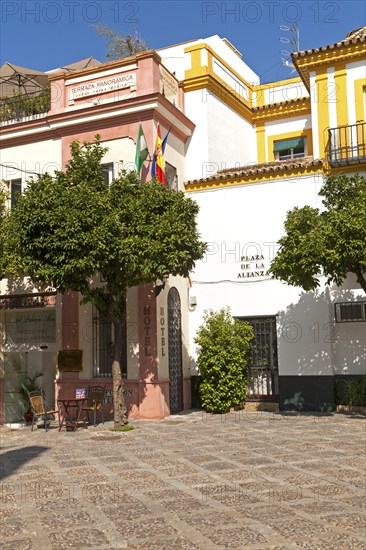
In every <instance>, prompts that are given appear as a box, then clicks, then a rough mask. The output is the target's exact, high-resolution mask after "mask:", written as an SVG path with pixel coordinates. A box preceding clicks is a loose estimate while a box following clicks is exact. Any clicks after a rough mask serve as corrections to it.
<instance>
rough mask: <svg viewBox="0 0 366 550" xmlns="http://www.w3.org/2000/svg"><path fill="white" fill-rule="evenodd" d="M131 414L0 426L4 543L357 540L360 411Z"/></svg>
mask: <svg viewBox="0 0 366 550" xmlns="http://www.w3.org/2000/svg"><path fill="white" fill-rule="evenodd" d="M132 423H133V424H134V425H135V426H136V427H137V429H135V430H133V431H130V432H125V433H117V432H110V431H108V427H110V426H111V423H106V424H105V425H104V426H103V425H100V426H97V427H96V428H94V427H89V428H88V429H80V430H78V431H77V432H75V433H72V432H71V433H70V432H66V431H63V432H60V433H59V432H58V430H57V429H56V427H54V428H53V429H51V430H50V431H48V432H47V433H46V432H45V431H44V429H41V428H39V429H37V430H36V431H34V432H33V433H32V432H31V430H30V428H29V427H27V428H24V429H20V430H10V429H7V428H3V429H2V430H1V431H0V435H1V443H2V445H1V453H2V459H3V460H2V470H1V473H2V477H3V480H2V491H1V495H0V496H1V509H0V519H1V521H0V540H1V541H2V542H1V543H0V548H1V549H3V550H32V549H37V550H66V549H78V550H83V549H88V550H93V549H98V550H103V549H113V550H114V549H115V550H118V549H120V548H128V549H134V550H168V549H169V550H178V549H179V550H193V549H200V550H219V549H224V548H226V549H230V550H236V549H248V550H254V549H258V550H259V549H260V550H270V549H271V550H292V549H294V550H295V549H303V550H328V549H329V550H336V549H337V550H343V549H344V550H356V549H359V550H361V549H363V550H365V548H366V537H365V484H366V468H365V456H366V455H365V437H366V424H365V418H363V417H361V416H357V415H349V416H347V415H340V414H338V415H330V416H318V415H292V414H288V415H283V414H281V413H268V412H258V413H255V412H245V411H241V412H236V413H231V414H227V415H223V416H212V415H207V414H204V413H201V412H198V411H188V412H186V413H184V414H180V415H175V416H171V417H170V418H168V419H166V420H161V421H150V422H147V421H146V422H142V421H132Z"/></svg>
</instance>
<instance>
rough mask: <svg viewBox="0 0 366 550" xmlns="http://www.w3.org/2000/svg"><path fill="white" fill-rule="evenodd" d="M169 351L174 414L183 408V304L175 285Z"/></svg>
mask: <svg viewBox="0 0 366 550" xmlns="http://www.w3.org/2000/svg"><path fill="white" fill-rule="evenodd" d="M168 353H169V380H170V384H169V396H170V397H169V404H170V413H171V414H173V413H177V412H179V411H181V410H182V409H183V366H182V321H181V304H180V296H179V292H178V290H177V289H176V288H174V287H173V288H171V289H170V290H169V293H168Z"/></svg>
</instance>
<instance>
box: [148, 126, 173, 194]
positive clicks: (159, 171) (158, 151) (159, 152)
mask: <svg viewBox="0 0 366 550" xmlns="http://www.w3.org/2000/svg"><path fill="white" fill-rule="evenodd" d="M169 131H170V130H169ZM168 133H169V132H168ZM165 137H166V138H167V137H168V134H167V135H166V136H165ZM165 144H166V142H165ZM164 148H165V145H164ZM151 176H152V177H153V178H157V179H158V180H159V181H160V183H162V184H163V185H166V181H165V162H164V151H163V142H162V141H161V134H160V124H159V122H158V127H157V134H156V141H155V152H154V158H153V162H152V166H151Z"/></svg>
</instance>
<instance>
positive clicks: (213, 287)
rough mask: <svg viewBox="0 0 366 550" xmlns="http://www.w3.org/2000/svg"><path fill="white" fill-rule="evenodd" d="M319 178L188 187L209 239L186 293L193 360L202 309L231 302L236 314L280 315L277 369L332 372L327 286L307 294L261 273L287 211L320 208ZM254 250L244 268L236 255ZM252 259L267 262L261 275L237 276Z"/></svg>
mask: <svg viewBox="0 0 366 550" xmlns="http://www.w3.org/2000/svg"><path fill="white" fill-rule="evenodd" d="M321 184H322V178H321V177H317V178H315V177H314V176H305V177H299V178H297V179H294V178H292V179H289V180H285V179H284V180H273V181H268V182H266V183H260V184H250V185H241V186H234V187H230V188H223V189H216V190H210V191H200V192H195V193H189V195H190V196H191V197H192V198H193V199H195V200H196V201H197V203H198V204H199V206H200V212H199V217H198V223H199V229H200V231H201V234H202V238H203V240H205V241H206V242H208V243H209V248H208V253H207V254H206V257H205V258H204V259H203V260H202V261H200V262H198V263H197V265H196V269H195V271H194V273H193V274H192V275H191V279H192V288H191V289H190V295H191V296H196V298H197V306H196V307H195V309H194V311H192V312H191V313H190V350H191V356H192V357H193V359H194V357H195V345H194V342H193V340H194V337H195V334H196V330H197V328H198V327H199V325H200V324H201V323H202V316H203V312H204V311H205V310H208V309H214V310H218V309H220V308H221V307H224V306H230V308H231V312H232V314H233V315H235V316H244V317H245V316H260V315H271V316H272V315H278V317H277V328H278V353H279V373H280V375H284V374H287V375H289V374H291V375H297V374H301V375H315V374H317V375H329V374H332V372H333V370H332V352H333V351H332V345H331V344H332V342H331V341H329V342H328V341H327V339H328V337H329V334H330V333H331V331H332V327H331V326H330V325H329V326H328V325H327V323H329V322H330V311H331V310H332V305H331V298H330V297H329V292H328V291H327V290H326V289H324V287H323V286H322V287H320V289H319V291H318V292H316V293H312V292H309V293H306V292H303V291H302V289H300V288H295V287H290V286H288V285H286V284H284V283H282V282H280V281H275V280H272V279H270V277H269V276H268V275H266V274H265V271H266V270H267V269H268V267H269V264H270V261H271V260H272V258H273V257H274V254H275V253H276V250H277V245H276V243H277V241H278V239H279V238H280V237H281V236H282V235H283V233H284V227H283V222H284V219H285V216H286V212H287V211H288V210H290V209H292V208H293V207H294V206H299V207H302V206H304V205H306V204H308V205H311V206H319V202H320V200H319V197H318V195H317V194H318V192H319V189H320V187H321ZM252 255H263V256H264V259H263V260H261V261H258V262H252V263H250V262H249V263H250V265H251V266H253V267H251V268H250V269H246V268H244V269H242V267H241V266H242V264H243V265H244V266H245V265H248V264H247V263H246V262H243V261H242V260H241V257H242V256H252ZM255 263H257V264H258V265H261V264H263V265H264V268H263V271H264V274H263V275H261V276H257V277H253V278H238V273H247V272H250V271H255V270H256V268H255V267H254V265H255ZM258 272H261V270H259V269H258ZM193 363H194V361H193Z"/></svg>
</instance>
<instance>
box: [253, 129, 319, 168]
mask: <svg viewBox="0 0 366 550" xmlns="http://www.w3.org/2000/svg"><path fill="white" fill-rule="evenodd" d="M294 138H306V142H307V155H306V156H312V155H313V135H312V131H311V130H302V131H297V132H287V133H285V134H276V135H274V136H268V137H267V151H268V162H273V161H275V160H276V159H275V155H274V142H275V141H284V140H287V139H294ZM258 162H263V161H260V160H259V159H258Z"/></svg>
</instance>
